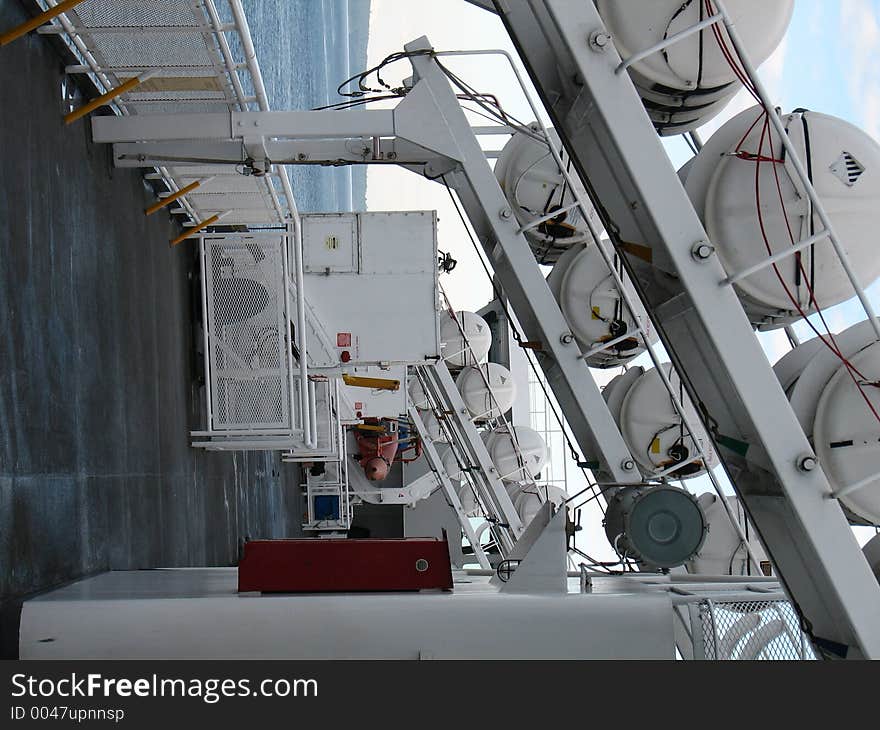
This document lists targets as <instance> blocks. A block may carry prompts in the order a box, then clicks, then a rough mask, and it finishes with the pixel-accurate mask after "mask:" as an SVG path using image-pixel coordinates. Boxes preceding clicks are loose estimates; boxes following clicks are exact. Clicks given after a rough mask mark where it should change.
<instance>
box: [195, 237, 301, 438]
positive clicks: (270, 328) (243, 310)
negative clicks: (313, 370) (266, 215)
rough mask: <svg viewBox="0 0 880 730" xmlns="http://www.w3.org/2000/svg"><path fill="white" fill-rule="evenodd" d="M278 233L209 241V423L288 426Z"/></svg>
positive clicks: (224, 426) (231, 426)
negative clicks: (252, 237)
mask: <svg viewBox="0 0 880 730" xmlns="http://www.w3.org/2000/svg"><path fill="white" fill-rule="evenodd" d="M282 246H283V244H282V243H281V239H274V238H273V239H259V240H257V239H246V238H243V237H238V236H235V237H227V238H223V239H208V240H207V241H206V242H205V281H206V286H207V292H206V298H207V308H208V341H209V360H210V370H211V383H210V385H211V410H212V426H213V428H215V429H217V430H223V429H228V430H233V429H235V430H239V429H252V428H264V429H274V428H277V429H282V428H290V425H291V414H290V368H289V360H288V356H287V333H288V325H287V314H286V303H285V289H284V269H283V261H282V255H283V254H282V251H283V249H282Z"/></svg>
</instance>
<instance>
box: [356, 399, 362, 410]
mask: <svg viewBox="0 0 880 730" xmlns="http://www.w3.org/2000/svg"><path fill="white" fill-rule="evenodd" d="M363 407H364V404H363V403H361V401H359V400H356V401H355V402H354V409H355V410H356V411H359V410H361V409H362V408H363Z"/></svg>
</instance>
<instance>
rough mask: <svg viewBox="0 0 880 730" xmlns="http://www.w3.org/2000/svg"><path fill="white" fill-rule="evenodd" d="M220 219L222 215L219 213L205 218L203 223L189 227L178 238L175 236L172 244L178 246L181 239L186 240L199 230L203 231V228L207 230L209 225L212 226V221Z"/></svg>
mask: <svg viewBox="0 0 880 730" xmlns="http://www.w3.org/2000/svg"><path fill="white" fill-rule="evenodd" d="M219 220H220V216H219V215H212V216H211V217H210V218H208V219H206V220H203V221H202V222H201V223H199V224H198V225H197V226H193V227H192V228H187V229H186V230H185V231H184V232H183V233H181V234H180V235H179V236H178V237H177V238H175V239H174V240H173V241H171V245H172V246H176V245H177V244H178V243H180V242H181V241H185V240H186V239H187V238H189V237H190V236H192V235H193V234H195V233H198V232H199V231H203V230H205V229H206V228H207V227H208V226H210V225H211V224H212V223H216V222H217V221H219Z"/></svg>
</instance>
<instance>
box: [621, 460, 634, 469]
mask: <svg viewBox="0 0 880 730" xmlns="http://www.w3.org/2000/svg"><path fill="white" fill-rule="evenodd" d="M620 466H621V467H623V470H624V471H632V470H633V469H635V468H636V463H635V462H634V461H633V460H632V459H624V460H623V461H622V462H621V464H620Z"/></svg>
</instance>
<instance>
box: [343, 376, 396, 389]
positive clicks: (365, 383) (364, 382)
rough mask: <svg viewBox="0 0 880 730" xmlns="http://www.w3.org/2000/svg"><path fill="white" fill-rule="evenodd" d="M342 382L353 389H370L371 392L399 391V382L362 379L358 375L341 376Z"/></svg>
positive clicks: (388, 379) (385, 379)
mask: <svg viewBox="0 0 880 730" xmlns="http://www.w3.org/2000/svg"><path fill="white" fill-rule="evenodd" d="M342 382H344V383H345V384H346V385H351V386H353V387H355V388H372V389H373V390H400V381H399V380H391V379H390V378H363V377H361V376H360V375H349V374H348V373H343V374H342Z"/></svg>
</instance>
